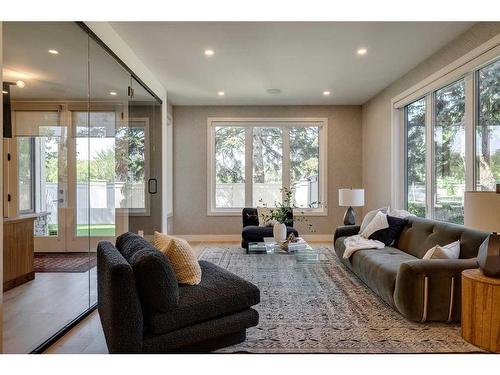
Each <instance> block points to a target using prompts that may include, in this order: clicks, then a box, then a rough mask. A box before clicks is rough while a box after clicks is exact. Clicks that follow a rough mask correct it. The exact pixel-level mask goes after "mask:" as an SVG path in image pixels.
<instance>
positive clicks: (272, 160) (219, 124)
mask: <svg viewBox="0 0 500 375" xmlns="http://www.w3.org/2000/svg"><path fill="white" fill-rule="evenodd" d="M326 127H327V120H326V119H313V120H309V119H307V120H305V119H208V133H209V135H210V137H209V145H208V153H209V155H208V171H209V173H208V185H209V189H208V190H209V192H208V214H209V215H227V214H235V215H236V214H241V208H243V207H257V206H263V205H265V206H268V207H273V206H275V204H276V203H279V202H282V199H283V194H282V191H281V189H282V188H283V187H290V188H292V189H293V191H294V196H293V197H294V202H295V204H296V205H297V206H298V207H301V208H303V210H304V212H305V213H306V214H316V215H326V208H325V205H326V202H325V199H323V198H322V197H325V194H324V192H325V190H326V181H325V180H324V178H325V177H326V158H325V157H323V156H322V155H323V153H324V152H325V150H326Z"/></svg>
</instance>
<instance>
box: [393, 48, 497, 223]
mask: <svg viewBox="0 0 500 375" xmlns="http://www.w3.org/2000/svg"><path fill="white" fill-rule="evenodd" d="M498 49H499V50H500V46H499V48H498ZM497 56H498V55H497ZM492 57H494V56H493V55H492V54H491V53H488V54H487V55H486V56H484V57H478V58H477V60H474V64H473V63H470V64H466V65H464V67H463V68H462V67H461V68H456V67H455V68H450V69H452V70H450V72H449V73H447V74H446V75H445V76H443V77H441V78H437V79H436V78H434V77H433V80H432V82H430V83H428V84H426V85H425V86H423V87H419V88H418V89H416V90H415V91H414V92H413V93H410V94H409V93H408V92H404V93H402V94H401V96H400V98H401V99H400V100H399V101H398V100H397V99H398V98H394V99H393V103H394V107H395V113H394V118H395V119H396V121H394V123H393V126H394V128H393V129H394V132H395V133H394V140H400V141H401V143H404V145H405V147H404V148H402V147H401V146H400V144H399V142H393V148H394V152H399V153H400V154H401V155H402V156H404V159H403V160H404V164H403V163H401V162H400V160H401V159H398V158H394V159H393V161H392V163H393V173H394V174H395V175H396V178H395V179H394V182H395V184H394V185H393V190H392V202H391V204H392V205H394V206H396V207H397V206H402V205H403V204H404V205H406V207H407V209H408V210H409V211H410V212H412V213H413V214H416V215H418V216H422V217H428V218H433V219H437V220H441V221H446V222H452V223H457V224H463V223H464V195H465V191H466V190H478V191H494V190H495V188H496V184H497V183H500V60H499V59H498V58H497V60H494V61H492V60H491V58H492ZM401 129H404V131H402V130H401ZM396 155H397V153H396ZM403 174H404V177H405V178H404V183H401V180H402V178H401V177H402V176H403ZM396 184H397V185H396Z"/></svg>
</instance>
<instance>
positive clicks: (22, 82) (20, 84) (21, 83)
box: [16, 81, 26, 89]
mask: <svg viewBox="0 0 500 375" xmlns="http://www.w3.org/2000/svg"><path fill="white" fill-rule="evenodd" d="M16 86H17V87H19V88H20V89H22V88H23V87H24V86H26V83H24V81H16Z"/></svg>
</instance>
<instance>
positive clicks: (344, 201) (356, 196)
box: [339, 188, 365, 225]
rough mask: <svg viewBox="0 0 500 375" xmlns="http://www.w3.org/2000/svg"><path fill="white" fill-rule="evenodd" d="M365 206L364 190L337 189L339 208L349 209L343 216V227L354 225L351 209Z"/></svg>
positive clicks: (354, 217) (354, 215) (353, 214)
mask: <svg viewBox="0 0 500 375" xmlns="http://www.w3.org/2000/svg"><path fill="white" fill-rule="evenodd" d="M364 205H365V189H352V188H351V189H339V206H341V207H349V208H348V209H347V211H346V212H345V215H344V225H355V224H356V213H355V212H354V210H353V209H352V208H353V207H362V206H364Z"/></svg>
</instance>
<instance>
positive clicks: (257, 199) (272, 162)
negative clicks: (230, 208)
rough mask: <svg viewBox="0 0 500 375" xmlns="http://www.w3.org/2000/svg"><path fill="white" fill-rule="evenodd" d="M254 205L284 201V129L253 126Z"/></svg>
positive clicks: (268, 204) (271, 205) (273, 204)
mask: <svg viewBox="0 0 500 375" xmlns="http://www.w3.org/2000/svg"><path fill="white" fill-rule="evenodd" d="M252 158H253V206H254V207H257V206H262V205H266V206H268V207H274V206H275V204H276V203H279V202H281V201H282V193H281V188H282V186H283V183H282V167H283V131H282V129H281V128H253V155H252Z"/></svg>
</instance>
